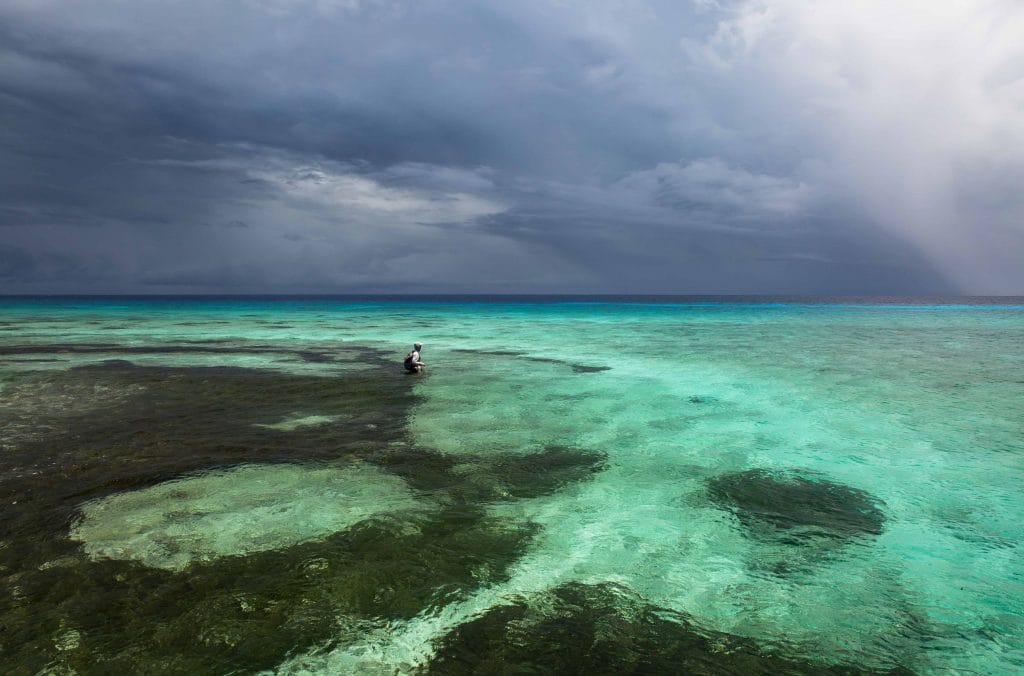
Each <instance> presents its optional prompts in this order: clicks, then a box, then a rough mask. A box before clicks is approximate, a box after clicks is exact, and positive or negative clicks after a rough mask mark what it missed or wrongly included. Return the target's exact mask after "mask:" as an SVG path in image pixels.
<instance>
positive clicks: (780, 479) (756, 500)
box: [708, 469, 885, 540]
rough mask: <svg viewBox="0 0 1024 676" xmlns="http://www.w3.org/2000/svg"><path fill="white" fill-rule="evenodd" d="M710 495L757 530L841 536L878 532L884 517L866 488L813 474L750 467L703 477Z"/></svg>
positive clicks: (794, 536) (798, 535) (802, 534)
mask: <svg viewBox="0 0 1024 676" xmlns="http://www.w3.org/2000/svg"><path fill="white" fill-rule="evenodd" d="M708 489H709V492H710V494H711V498H712V499H713V500H714V501H715V502H716V503H717V504H719V505H720V506H722V507H724V508H725V509H728V510H729V511H731V512H732V513H733V514H735V515H736V517H737V518H738V519H739V520H740V522H741V523H742V524H743V525H744V526H745V527H746V528H747V530H748V531H749V532H751V533H753V534H755V535H757V534H775V535H779V534H782V535H785V536H789V537H793V538H797V537H800V536H821V537H828V538H837V539H840V540H846V539H849V538H853V537H856V536H858V535H878V534H879V533H881V532H882V527H883V525H884V523H885V515H884V514H883V513H882V511H881V509H879V507H878V505H879V501H878V500H877V499H875V498H874V497H872V496H871V494H869V493H868V492H866V491H863V490H860V489H858V488H853V487H851V486H846V485H843V484H840V483H836V482H834V481H829V480H827V479H824V478H822V477H819V476H817V475H815V474H813V473H809V472H805V473H795V472H788V473H784V472H770V471H768V470H764V469H752V470H746V471H743V472H734V473H730V474H723V475H721V476H718V477H715V478H713V479H711V480H710V481H708Z"/></svg>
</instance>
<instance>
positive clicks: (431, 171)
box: [0, 0, 1024, 294]
mask: <svg viewBox="0 0 1024 676" xmlns="http://www.w3.org/2000/svg"><path fill="white" fill-rule="evenodd" d="M1022 185H1024V7H1022V6H1021V5H1020V3H1019V2H1016V1H1015V0H1008V1H1000V0H986V1H983V2H982V1H971V2H968V1H964V0H950V1H949V2H943V3H937V4H936V3H931V2H923V1H911V0H905V1H902V2H900V1H897V2H891V1H890V2H883V1H882V0H864V1H863V2H858V3H847V2H843V1H841V0H821V1H819V2H815V3H806V2H801V1H798V0H745V1H739V2H726V1H722V2H716V1H714V0H694V1H693V2H689V3H686V2H653V1H652V2H641V1H636V2H630V1H625V2H623V1H614V2H612V1H609V2H603V1H590V2H583V1H580V2H576V1H574V0H564V1H561V2H539V1H536V2H535V1H532V0H522V1H517V2H514V3H507V2H506V3H501V2H469V1H462V0H423V1H421V2H415V3H413V2H393V1H390V0H239V1H238V2H232V3H208V2H200V1H198V0H182V1H179V2H171V3H168V2H159V3H158V2H149V1H144V0H138V1H136V2H132V3H124V2H120V1H115V0H93V1H92V2H89V3H68V2H58V1H51V0H6V1H5V2H3V3H2V4H0V292H7V293H64V292H98V293H126V292H127V293H208V292H214V293H216V292H220V293H249V292H259V293H273V292H277V293H312V292H316V293H320V292H325V293H331V292H334V293H365V292H395V293H405V292H439V293H443V292H453V293H466V292H474V291H479V292H499V293H500V292H521V293H543V292H560V293H831V294H839V293H850V294H871V293H972V294H989V293H991V294H1000V293H1003V294H1013V293H1024V265H1021V262H1022V261H1024V190H1022V189H1021V186H1022Z"/></svg>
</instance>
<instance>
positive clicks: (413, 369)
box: [405, 343, 427, 373]
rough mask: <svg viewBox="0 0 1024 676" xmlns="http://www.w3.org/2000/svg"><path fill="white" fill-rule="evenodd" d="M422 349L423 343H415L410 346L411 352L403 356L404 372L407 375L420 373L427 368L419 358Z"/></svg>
mask: <svg viewBox="0 0 1024 676" xmlns="http://www.w3.org/2000/svg"><path fill="white" fill-rule="evenodd" d="M422 349H423V343H415V344H413V346H412V352H410V353H409V354H407V355H405V370H406V371H408V372H409V373H420V372H421V371H423V369H425V368H426V367H427V365H426V364H425V363H423V360H422V359H421V358H420V350H422Z"/></svg>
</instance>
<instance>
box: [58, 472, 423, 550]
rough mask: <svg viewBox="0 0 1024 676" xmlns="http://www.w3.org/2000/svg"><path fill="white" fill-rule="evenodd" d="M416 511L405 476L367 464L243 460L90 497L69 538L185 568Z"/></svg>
mask: <svg viewBox="0 0 1024 676" xmlns="http://www.w3.org/2000/svg"><path fill="white" fill-rule="evenodd" d="M417 507H419V508H420V509H422V508H423V505H422V504H421V503H420V502H419V501H417V500H416V499H415V498H414V496H413V494H412V492H411V491H410V490H409V488H408V487H407V486H406V485H405V482H403V481H402V480H401V479H399V478H398V477H396V476H393V475H391V474H388V473H386V472H384V471H382V470H380V469H377V468H375V467H373V466H371V465H367V464H364V463H350V464H346V465H343V466H335V467H331V466H328V467H319V466H302V465H243V466H240V467H234V468H231V469H226V470H218V471H213V472H207V473H205V474H200V475H197V476H193V477H186V478H183V479H178V480H176V481H168V482H165V483H162V484H157V485H156V486H151V487H149V488H143V489H140V490H136V491H128V492H124V493H116V494H114V495H110V496H107V497H105V498H102V499H99V500H96V501H93V502H90V503H87V504H85V505H84V506H83V507H82V509H81V513H82V518H81V519H80V520H79V521H78V523H76V524H75V526H74V527H73V528H72V530H71V538H72V539H74V540H78V541H80V542H82V543H83V548H84V549H85V551H86V553H88V554H89V555H90V556H92V557H94V558H114V559H134V560H137V561H141V562H142V563H144V564H146V565H148V566H154V567H157V568H169V569H180V568H183V567H185V566H187V565H188V564H190V563H192V562H194V561H204V560H210V559H213V558H216V557H220V556H228V555H239V554H248V553H251V552H256V551H265V550H270V549H280V548H282V547H286V546H290V545H293V544H296V543H298V542H303V541H306V540H311V539H315V538H320V537H323V536H326V535H329V534H331V533H335V532H338V531H341V530H344V529H346V528H348V527H349V526H352V525H353V524H356V523H358V522H360V521H363V520H364V519H368V518H370V517H373V516H377V515H380V514H383V513H389V512H395V511H399V510H405V509H414V508H417Z"/></svg>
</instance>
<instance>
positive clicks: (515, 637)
mask: <svg viewBox="0 0 1024 676" xmlns="http://www.w3.org/2000/svg"><path fill="white" fill-rule="evenodd" d="M428 671H429V673H432V674H445V675H446V676H447V675H456V674H527V673H529V674H533V673H537V674H588V675H589V674H854V673H872V672H871V670H869V669H864V668H860V667H856V666H835V665H828V664H821V663H817V662H814V661H811V660H808V659H805V658H801V657H797V656H788V655H785V654H782V653H781V652H779V651H777V650H769V649H767V648H765V647H762V646H760V645H759V644H758V643H757V642H756V641H754V640H753V639H749V638H745V637H740V636H734V635H731V634H727V633H724V632H718V631H711V630H706V629H701V628H699V627H697V626H695V625H694V623H693V622H692V621H691V620H689V619H688V618H687V617H685V616H683V615H681V614H680V613H676V612H674V611H671V610H667V609H665V608H659V607H657V606H653V605H650V604H647V603H645V602H643V601H642V599H640V598H639V596H637V595H636V594H634V593H633V592H631V591H630V590H629V589H627V588H625V587H622V586H620V585H616V584H611V583H605V584H596V585H588V584H582V583H575V582H574V583H569V584H565V585H562V586H560V587H557V588H555V589H553V590H551V591H549V592H546V593H543V594H538V595H535V596H533V597H531V598H529V599H524V600H520V601H517V602H516V603H513V604H511V605H505V606H498V607H495V608H492V609H490V610H489V611H487V612H486V613H484V614H483V615H481V616H479V617H477V618H476V619H473V620H470V621H469V622H466V623H464V624H462V625H459V626H458V627H456V628H455V629H454V630H453V631H452V632H450V633H449V634H448V635H447V636H445V637H444V638H443V639H441V640H440V641H439V642H438V644H437V652H436V654H435V657H434V659H433V660H432V661H431V663H430V665H429V668H428ZM888 673H909V672H907V671H905V670H894V671H890V672H888Z"/></svg>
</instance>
